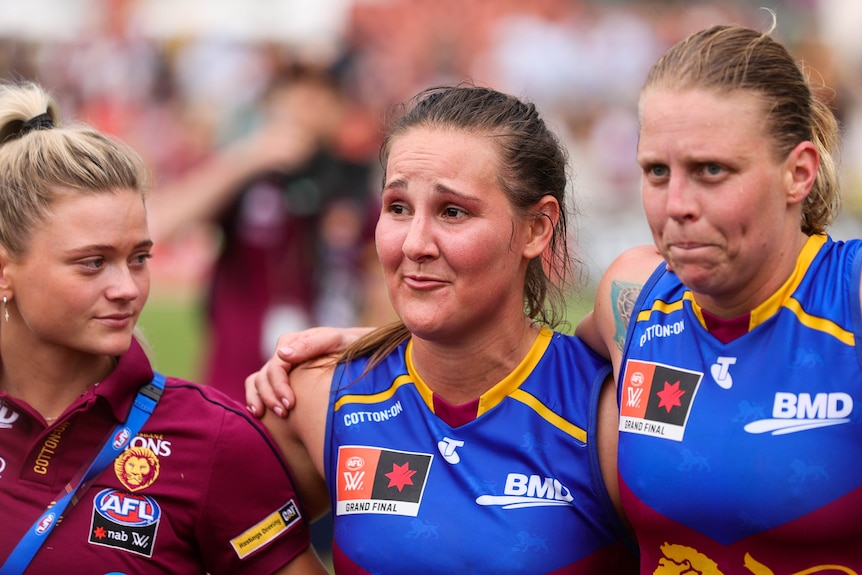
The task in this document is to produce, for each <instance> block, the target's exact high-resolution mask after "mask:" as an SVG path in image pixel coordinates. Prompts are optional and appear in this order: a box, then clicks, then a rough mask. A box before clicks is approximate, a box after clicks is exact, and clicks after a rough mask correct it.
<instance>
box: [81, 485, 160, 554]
mask: <svg viewBox="0 0 862 575" xmlns="http://www.w3.org/2000/svg"><path fill="white" fill-rule="evenodd" d="M161 514H162V512H161V508H160V507H159V505H158V503H156V501H155V500H154V499H153V498H152V497H148V496H146V495H135V494H131V493H125V492H123V491H119V490H117V489H103V490H102V491H100V492H99V494H98V495H96V497H95V499H93V520H92V523H91V525H90V538H89V542H90V543H92V544H94V545H102V546H104V547H113V548H115V549H122V550H124V551H129V552H131V553H136V554H138V555H143V556H144V557H152V556H153V547H154V545H155V542H156V532H157V531H158V528H159V520H160V519H161Z"/></svg>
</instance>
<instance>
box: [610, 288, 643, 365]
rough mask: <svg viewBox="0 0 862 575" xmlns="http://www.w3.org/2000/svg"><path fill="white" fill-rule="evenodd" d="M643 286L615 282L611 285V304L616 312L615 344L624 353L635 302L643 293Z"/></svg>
mask: <svg viewBox="0 0 862 575" xmlns="http://www.w3.org/2000/svg"><path fill="white" fill-rule="evenodd" d="M642 287H643V285H642V284H637V283H630V282H622V281H614V282H613V283H612V284H611V304H612V306H611V307H612V309H613V310H614V342H615V343H616V344H617V348H618V349H619V350H620V351H622V349H623V344H625V340H626V332H627V331H628V329H629V321H631V318H632V312H633V311H634V307H635V302H636V301H637V299H638V295H640V293H641V288H642Z"/></svg>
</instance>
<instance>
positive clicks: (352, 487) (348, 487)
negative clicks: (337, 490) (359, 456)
mask: <svg viewBox="0 0 862 575" xmlns="http://www.w3.org/2000/svg"><path fill="white" fill-rule="evenodd" d="M364 479H365V472H364V471H345V472H344V489H345V491H359V490H361V489H362V488H363V487H364V486H365V481H364Z"/></svg>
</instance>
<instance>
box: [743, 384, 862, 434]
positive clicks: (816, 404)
mask: <svg viewBox="0 0 862 575" xmlns="http://www.w3.org/2000/svg"><path fill="white" fill-rule="evenodd" d="M851 413H853V398H852V397H851V396H850V394H848V393H843V392H833V393H817V394H814V396H812V395H811V394H810V393H788V392H781V391H780V392H778V393H776V394H775V400H774V402H773V404H772V418H771V419H760V420H758V421H752V422H751V423H749V424H747V425H746V426H745V428H744V429H745V431H747V432H748V433H771V434H772V435H786V434H788V433H796V432H798V431H807V430H809V429H817V428H820V427H828V426H831V425H840V424H842V423H849V422H850V414H851Z"/></svg>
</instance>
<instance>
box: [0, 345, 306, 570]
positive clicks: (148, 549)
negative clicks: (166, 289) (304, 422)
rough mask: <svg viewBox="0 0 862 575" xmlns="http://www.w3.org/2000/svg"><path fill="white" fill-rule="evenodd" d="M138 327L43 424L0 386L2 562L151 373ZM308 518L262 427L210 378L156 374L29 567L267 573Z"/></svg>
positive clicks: (284, 558) (291, 549)
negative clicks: (140, 410)
mask: <svg viewBox="0 0 862 575" xmlns="http://www.w3.org/2000/svg"><path fill="white" fill-rule="evenodd" d="M152 375H153V373H152V369H151V368H150V363H149V361H148V359H147V357H146V355H145V353H144V352H143V350H142V349H141V346H140V345H139V344H138V342H137V341H133V342H132V347H131V349H130V350H129V351H128V352H127V353H126V354H124V355H123V356H122V357H120V359H119V362H118V364H117V367H116V369H115V370H114V372H113V373H112V374H111V375H110V376H109V377H108V378H107V379H106V380H105V381H103V382H102V383H101V384H99V385H97V386H94V387H91V388H90V389H89V390H87V392H85V393H84V394H83V395H82V396H81V397H80V398H79V399H78V400H77V401H76V402H75V403H74V405H73V406H71V407H70V408H69V409H68V410H67V411H66V413H65V414H63V416H61V417H60V418H59V419H58V420H57V421H56V422H54V424H53V425H50V426H48V427H45V424H44V423H43V420H42V419H41V417H39V416H38V415H37V414H36V413H35V412H34V411H33V410H32V409H31V408H30V407H29V406H28V405H26V404H24V403H22V402H20V401H16V400H15V399H13V398H11V397H9V396H8V395H6V394H3V393H0V564H2V562H3V561H5V560H6V557H8V555H9V554H10V553H11V551H12V549H13V548H14V546H15V545H16V544H17V542H18V541H19V539H20V538H21V536H22V535H23V534H24V533H25V532H26V531H27V530H28V528H29V527H30V526H31V524H32V523H33V522H34V521H35V520H36V518H37V517H38V516H39V515H40V514H41V513H42V512H43V511H44V510H45V508H46V507H47V505H48V503H49V502H50V501H52V500H54V499H55V498H56V497H57V495H58V494H59V493H60V490H61V489H62V488H63V486H64V485H65V484H66V483H67V482H68V481H69V480H70V479H71V478H72V476H73V475H75V474H76V472H78V471H79V470H80V469H81V468H82V467H83V466H84V465H85V464H87V463H88V462H89V460H90V459H91V458H92V457H93V456H94V455H95V453H96V452H97V450H99V449H100V448H101V446H102V444H103V443H104V440H105V438H106V436H107V434H108V433H109V432H110V431H111V430H112V429H113V428H114V426H115V425H117V423H119V422H120V421H121V420H123V419H125V416H126V414H127V413H128V411H129V408H130V406H131V403H132V401H133V399H134V396H135V394H136V393H137V390H138V388H140V387H141V385H143V384H145V383H146V382H148V381H150V379H152ZM308 545H309V534H308V521H307V515H306V514H305V511H304V509H303V508H302V507H301V506H300V505H299V501H298V499H297V496H296V493H295V491H294V489H293V484H292V482H291V479H290V477H289V473H288V470H287V467H286V465H285V463H284V461H283V459H282V458H281V456H280V454H279V452H278V448H277V447H276V446H275V444H274V443H273V442H272V441H271V440H270V438H269V436H268V434H267V433H266V431H265V430H264V429H263V428H262V427H261V425H260V424H259V423H258V422H257V421H256V420H254V419H253V418H252V417H250V416H249V415H247V413H246V412H245V410H244V409H243V408H242V407H241V406H240V405H239V404H235V403H234V402H232V401H230V400H229V399H227V397H226V396H224V395H223V394H222V393H220V392H219V391H217V390H214V389H209V388H206V387H202V386H199V385H195V384H192V383H189V382H186V381H183V380H180V379H176V378H170V377H169V378H167V382H166V386H165V392H164V394H163V395H162V398H161V401H160V402H159V404H158V406H157V408H156V410H155V412H154V413H153V414H152V415H151V416H150V418H149V420H148V421H147V422H146V423H145V424H144V427H143V428H142V429H141V431H140V432H139V433H138V434H137V435H136V436H135V437H134V438H133V440H132V441H131V443H130V445H129V447H128V448H127V449H126V450H125V451H124V452H123V453H122V454H120V455H119V456H118V457H117V459H116V460H115V461H114V463H113V465H109V466H108V467H107V468H106V469H105V470H104V471H103V472H102V473H101V474H100V475H99V476H98V477H97V478H96V479H95V480H94V481H93V482H92V484H91V485H89V486H88V487H87V488H86V489H85V490H84V491H83V492H81V493H80V494H79V501H78V503H77V504H76V505H75V506H74V507H72V508H71V509H69V508H67V510H66V512H65V514H64V516H63V517H62V519H61V521H60V523H59V524H58V525H57V526H56V527H55V528H54V530H53V531H52V532H51V533H50V534H49V535H48V538H47V540H46V541H45V543H44V544H43V545H42V547H41V549H40V551H39V552H38V554H37V555H36V557H35V558H34V559H33V562H32V563H31V567H30V569H29V570H28V573H63V574H65V575H75V574H81V575H85V574H86V575H99V574H103V573H111V572H119V573H123V574H125V575H134V574H138V573H140V574H144V573H146V574H151V573H184V574H186V573H188V574H193V573H201V574H202V573H211V574H213V575H217V574H221V573H224V574H228V573H230V574H241V573H255V574H258V573H272V572H273V571H275V570H277V569H278V568H280V567H281V566H283V565H285V564H286V563H288V562H289V561H290V560H291V559H292V558H293V557H295V556H296V555H298V554H299V553H300V552H301V551H303V550H304V549H305V548H306V547H307V546H308Z"/></svg>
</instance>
